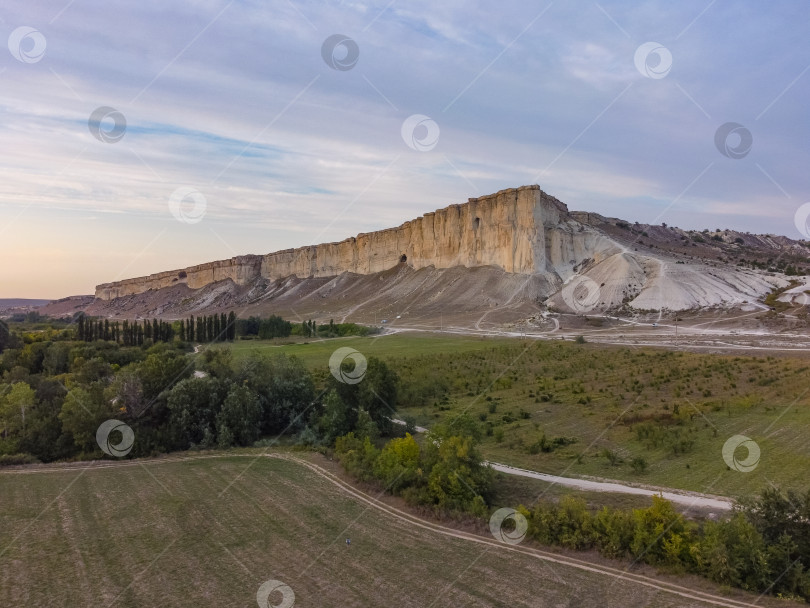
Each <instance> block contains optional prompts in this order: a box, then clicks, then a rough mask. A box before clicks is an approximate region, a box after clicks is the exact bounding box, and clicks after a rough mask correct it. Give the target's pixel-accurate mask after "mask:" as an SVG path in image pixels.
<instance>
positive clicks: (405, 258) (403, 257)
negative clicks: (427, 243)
mask: <svg viewBox="0 0 810 608" xmlns="http://www.w3.org/2000/svg"><path fill="white" fill-rule="evenodd" d="M407 261H408V256H407V255H405V254H404V253H403V254H402V255H401V256H399V263H400V264H404V263H405V262H407Z"/></svg>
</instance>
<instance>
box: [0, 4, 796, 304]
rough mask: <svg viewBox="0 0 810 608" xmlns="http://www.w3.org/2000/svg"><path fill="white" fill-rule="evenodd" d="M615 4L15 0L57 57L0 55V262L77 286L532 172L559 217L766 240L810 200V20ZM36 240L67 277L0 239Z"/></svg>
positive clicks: (10, 285)
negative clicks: (426, 136)
mask: <svg viewBox="0 0 810 608" xmlns="http://www.w3.org/2000/svg"><path fill="white" fill-rule="evenodd" d="M607 8H608V10H609V13H610V18H608V17H607V16H606V15H605V14H604V12H603V11H600V10H599V8H598V7H597V6H596V5H593V6H585V7H582V6H570V5H568V4H564V3H554V4H550V5H538V6H531V7H530V6H527V5H526V4H525V3H521V2H518V0H504V1H503V2H499V3H498V4H497V5H496V6H494V5H487V4H475V3H473V4H470V3H469V2H461V0H448V2H444V3H441V4H440V5H436V4H435V3H429V2H426V1H424V0H414V1H413V2H410V3H408V4H400V3H394V4H393V5H391V4H390V3H389V1H388V0H380V1H369V2H362V3H361V2H354V3H348V2H326V3H323V2H315V0H296V1H295V2H293V3H288V2H280V3H274V4H269V3H263V2H259V1H257V0H256V1H249V2H234V3H231V4H228V2H227V0H222V1H216V0H210V1H205V2H202V1H200V2H195V3H193V4H186V5H173V4H166V3H160V2H157V0H144V1H143V2H139V3H137V4H132V3H128V2H124V1H123V0H112V1H111V2H108V3H105V4H104V5H96V6H92V7H91V6H89V5H83V4H82V3H73V4H71V5H69V6H67V8H66V9H65V10H64V12H63V13H62V14H61V15H57V13H58V12H59V10H58V9H56V10H54V9H53V8H52V7H51V6H48V5H46V4H44V3H42V4H40V3H36V2H33V3H22V4H18V5H15V6H10V7H7V8H6V11H5V14H4V23H0V27H2V28H5V30H4V32H3V33H4V34H5V35H6V36H8V34H9V33H10V32H11V31H12V30H13V29H14V28H16V27H17V26H19V25H29V26H31V27H35V28H37V29H39V30H40V31H41V32H42V33H43V35H44V36H45V37H46V39H47V50H46V53H45V56H44V57H43V59H42V60H41V61H39V62H37V63H31V64H24V63H21V62H19V61H17V60H16V59H14V58H13V57H12V56H11V54H10V53H5V56H3V57H2V58H0V70H3V71H2V73H0V79H2V80H3V83H4V86H3V89H2V92H0V137H2V140H3V142H4V145H3V151H2V152H1V153H0V154H2V163H0V255H3V256H4V257H6V258H8V257H12V258H13V259H19V258H20V257H22V259H23V260H26V259H30V260H39V261H40V262H41V263H39V264H35V263H34V262H33V261H32V262H31V263H30V264H29V263H27V262H24V266H25V268H26V272H28V273H29V275H31V276H36V277H38V280H39V281H41V282H42V283H43V284H45V285H47V284H48V283H49V282H51V284H52V285H53V284H56V283H54V282H55V281H58V282H59V284H60V285H62V287H61V288H60V289H64V290H65V292H64V293H62V294H57V295H67V293H70V292H74V291H75V292H87V291H88V289H91V288H92V286H93V285H94V284H95V283H98V282H101V281H102V280H109V279H110V277H111V276H115V275H116V274H117V273H118V272H119V269H120V268H121V267H122V266H125V267H126V271H127V272H129V273H132V274H133V275H137V274H147V273H149V272H155V271H159V270H163V269H165V268H166V267H175V266H182V265H184V264H187V263H194V262H203V261H206V260H211V259H216V258H219V257H228V256H230V255H232V253H231V251H237V252H239V253H247V252H253V253H265V252H268V251H273V250H278V249H284V248H287V247H294V246H300V245H305V244H309V243H311V242H312V239H316V238H317V239H323V240H340V239H342V238H345V237H347V236H350V235H353V234H356V233H358V232H362V231H369V230H374V229H378V228H383V227H386V226H390V225H396V224H400V223H402V222H403V221H406V220H408V219H411V218H413V217H415V216H416V215H419V214H422V213H424V212H426V211H430V210H432V209H435V208H437V207H442V206H446V205H448V204H451V203H457V202H463V201H464V200H466V198H467V197H469V196H480V195H483V194H487V193H489V192H494V191H497V190H499V189H502V188H506V187H513V186H517V185H521V184H525V183H531V182H533V181H539V182H540V184H541V186H542V187H543V188H544V189H546V190H547V191H549V192H550V193H551V194H553V195H555V196H558V197H559V198H561V199H562V200H563V201H564V202H567V203H569V206H570V207H571V208H577V209H582V210H588V209H589V208H590V207H591V206H593V207H594V208H598V209H596V210H598V211H600V212H602V213H605V214H606V215H613V216H618V217H625V218H627V219H630V220H635V219H639V220H640V221H642V220H643V219H645V218H643V217H642V218H637V217H635V215H636V214H638V215H644V214H645V213H647V214H650V218H652V217H654V213H656V212H657V210H660V209H663V208H665V207H666V206H667V205H669V204H670V203H671V202H672V201H673V200H676V199H677V200H678V202H677V204H676V205H675V206H674V207H672V209H671V210H670V211H669V212H668V218H669V217H670V216H671V219H667V220H666V221H668V222H669V223H673V224H674V223H677V222H676V221H675V220H678V221H681V220H682V221H689V222H692V223H693V225H700V223H701V221H702V219H701V218H705V221H706V223H712V222H714V221H715V217H716V216H717V215H718V214H723V215H732V216H735V215H736V221H737V224H736V225H735V226H734V227H736V228H739V229H744V230H751V231H756V230H758V229H759V228H760V226H762V225H763V223H762V221H761V218H762V216H763V214H767V215H768V217H770V218H773V219H772V222H771V224H769V226H771V225H773V226H775V227H776V226H779V225H782V224H784V225H785V226H786V228H785V230H784V231H785V232H789V226H790V225H791V224H790V222H791V221H792V220H791V218H792V214H793V211H794V208H795V206H796V204H798V201H802V202H803V201H804V199H808V198H810V195H807V194H806V193H807V192H808V190H810V177H808V174H807V172H806V170H805V167H806V166H807V165H808V161H809V160H810V158H808V156H810V151H808V148H807V146H806V141H807V140H808V137H809V136H810V126H808V123H807V121H804V120H803V119H802V117H803V115H804V107H803V104H804V100H805V99H806V98H807V97H808V93H810V75H809V74H804V75H803V76H802V75H801V72H802V69H803V68H804V67H805V64H804V63H803V60H801V58H800V57H797V55H796V52H795V48H796V47H795V45H796V43H797V41H800V40H802V39H803V37H804V36H805V34H806V31H804V26H803V25H802V24H803V23H805V22H806V17H807V16H808V15H807V13H808V12H810V8H807V7H805V8H794V9H791V12H790V13H789V14H785V15H780V14H776V13H775V12H773V11H768V10H767V7H746V8H745V10H744V11H743V12H742V13H740V12H739V11H738V10H737V9H732V8H727V7H724V6H721V5H720V4H719V3H718V4H717V5H713V6H712V7H710V8H709V9H708V10H706V11H705V13H703V14H702V15H701V12H702V11H703V9H704V8H705V3H703V2H686V3H680V4H678V5H677V6H673V5H670V4H665V3H663V2H653V3H648V4H647V5H644V6H643V7H640V6H638V5H637V4H636V3H631V2H629V1H627V2H617V3H612V4H611V5H610V6H609V7H607ZM541 11H544V12H543V13H542V15H541V16H539V15H540V13H541ZM538 16H539V17H538ZM802 17H804V19H802ZM696 18H697V19H696ZM611 19H612V20H613V21H611ZM614 22H615V23H614ZM690 24H692V25H690ZM617 26H618V27H617ZM687 26H689V27H687ZM334 33H342V34H345V35H347V36H350V37H352V38H353V39H355V40H356V42H357V44H358V47H359V49H360V56H359V60H358V63H357V65H356V66H355V67H354V68H353V69H351V70H348V71H338V70H333V69H331V68H330V67H329V66H327V65H326V63H325V62H324V61H323V59H322V58H321V44H322V43H323V41H324V40H325V39H326V38H327V37H328V36H330V35H332V34H334ZM650 40H654V41H657V42H659V43H660V44H663V45H665V46H666V47H667V48H669V49H670V50H671V52H672V55H673V67H672V70H671V72H670V73H669V74H668V75H667V77H666V78H663V79H660V80H652V79H645V78H643V77H642V76H641V75H640V74H638V73H637V71H636V70H635V67H634V65H633V53H634V51H635V49H636V48H637V47H638V46H639V45H640V44H642V43H644V42H647V41H650ZM741 40H743V41H745V43H744V44H741V43H740V41H741ZM797 77H798V79H797ZM791 83H792V84H791ZM628 85H630V87H629V88H627V87H628ZM454 100H455V101H454ZM451 102H452V103H451ZM99 106H110V107H113V108H115V109H116V110H118V111H119V112H121V113H122V114H123V115H124V116H125V117H126V120H127V131H126V133H125V135H124V137H123V138H122V139H121V141H119V142H118V143H115V144H105V143H102V142H100V141H98V140H97V139H95V138H94V137H93V136H92V135H91V133H90V131H89V129H88V125H87V121H88V118H89V116H90V114H91V113H92V112H93V110H95V109H96V108H97V107H99ZM765 108H770V109H768V110H767V111H765V112H764V113H763V110H764V109H765ZM416 113H419V114H425V115H428V116H430V117H431V118H432V119H433V120H435V121H436V123H437V124H438V125H439V127H440V130H441V134H440V137H439V141H438V144H437V146H436V147H435V149H433V150H432V151H430V152H425V153H423V152H417V151H414V150H411V149H410V148H408V147H407V146H406V145H405V143H404V142H403V140H402V137H401V135H400V128H401V125H402V123H403V121H404V120H405V119H406V118H407V117H408V116H410V115H411V114H416ZM730 120H734V121H736V122H740V123H741V124H744V125H746V127H748V128H749V129H751V132H752V134H753V137H754V145H753V148H752V152H751V154H750V155H749V156H747V157H746V158H744V159H741V160H739V161H733V160H730V159H727V158H725V157H723V156H721V155H720V154H719V153H718V152H717V150H716V149H715V148H714V141H713V138H714V132H715V130H716V129H717V127H718V126H719V125H720V124H722V123H724V122H727V121H730ZM708 166H711V168H710V169H708V170H706V171H705V173H703V174H702V176H701V177H700V179H699V180H697V181H696V182H695V183H694V184H692V181H693V180H695V178H696V176H698V175H701V171H704V169H705V168H706V167H708ZM766 173H767V175H766ZM774 182H775V183H774ZM690 184H691V185H690ZM776 184H778V185H776ZM180 186H190V187H193V188H196V189H198V190H200V191H201V192H203V193H204V195H205V197H206V200H207V203H208V206H207V212H206V216H205V218H204V220H203V221H202V222H200V223H199V224H196V225H195V226H193V227H189V226H184V225H179V224H178V222H176V221H174V220H173V218H172V216H171V213H170V211H169V209H168V197H169V196H170V195H171V193H172V192H173V191H174V190H175V189H176V188H178V187H180ZM781 190H783V191H784V192H785V193H787V195H788V196H785V194H783V192H781ZM684 191H685V194H681V193H683V192H684ZM679 196H680V198H679ZM642 201H643V202H642ZM734 209H737V210H738V213H736V214H735V213H734ZM756 210H759V211H758V212H755V211H756ZM679 214H680V215H679ZM54 217H59V218H60V221H58V222H57V221H54ZM89 217H93V218H96V219H93V220H89V219H88V218H89ZM89 224H92V226H93V229H92V230H89V229H88V228H87V225H89ZM162 230H165V231H166V232H165V234H164V236H162V237H161V238H159V239H157V240H155V241H154V242H153V239H154V237H155V235H157V234H161V231H162ZM133 231H135V233H133ZM212 231H213V232H212ZM38 232H44V233H45V234H47V238H48V239H49V242H50V244H52V245H53V246H54V247H55V248H57V249H59V251H61V252H63V253H64V255H65V256H66V257H67V258H68V259H70V258H75V260H76V262H77V263H76V264H75V268H76V269H77V270H76V271H75V272H73V273H72V274H71V273H68V275H67V276H62V275H60V276H58V277H57V276H56V274H57V273H63V269H58V270H57V269H52V268H53V266H52V264H51V263H50V262H49V263H45V260H44V258H42V257H41V256H40V254H38V253H37V252H36V251H35V249H36V244H35V243H36V239H33V238H28V239H23V240H19V239H16V240H14V241H12V240H10V239H9V238H8V235H10V234H15V235H20V234H25V235H29V236H31V235H36V234H37V233H38ZM214 232H216V234H218V235H219V237H217V236H215V235H214ZM76 234H81V235H82V238H84V239H86V243H85V244H86V246H87V247H88V248H89V250H90V251H97V252H105V251H107V248H108V247H109V246H110V244H111V243H113V244H115V247H116V248H117V249H116V251H117V254H116V256H108V255H105V254H103V253H102V254H99V256H100V258H101V259H100V260H99V261H98V262H97V263H93V264H88V262H87V259H88V258H87V257H86V256H84V254H82V255H79V254H78V253H72V252H73V244H74V241H75V235H76ZM220 237H221V238H220ZM223 241H224V242H225V243H223ZM147 246H148V248H149V250H148V251H147V252H143V249H144V247H147ZM21 247H22V251H24V252H26V253H24V254H23V255H21V254H20V251H21V249H20V248H21ZM122 248H126V250H123V249H122ZM83 256H84V257H83ZM119 257H120V258H121V259H125V260H127V261H126V263H124V264H122V263H120V260H119ZM4 272H5V273H6V274H3V273H4ZM63 274H64V273H63ZM19 277H20V273H16V272H15V273H14V275H13V276H12V275H11V273H10V271H9V270H6V271H0V285H3V289H4V290H10V291H8V292H7V293H4V294H0V295H2V296H9V297H11V296H25V295H37V294H38V293H39V294H41V293H45V292H47V295H53V292H52V291H51V290H50V289H48V288H47V287H43V288H42V290H43V291H36V290H35V289H34V288H33V287H32V286H33V285H34V282H32V281H28V280H27V281H26V282H25V283H23V282H21V280H20V278H19ZM71 281H72V282H71ZM70 285H73V287H70ZM32 289H34V290H33V291H32ZM20 290H22V291H20Z"/></svg>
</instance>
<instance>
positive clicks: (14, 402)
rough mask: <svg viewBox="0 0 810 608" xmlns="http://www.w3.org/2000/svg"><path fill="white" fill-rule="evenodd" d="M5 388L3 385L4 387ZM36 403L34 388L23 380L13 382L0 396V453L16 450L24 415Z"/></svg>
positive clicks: (11, 452) (27, 413)
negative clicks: (0, 440) (0, 437)
mask: <svg viewBox="0 0 810 608" xmlns="http://www.w3.org/2000/svg"><path fill="white" fill-rule="evenodd" d="M4 388H5V387H4ZM35 403H36V395H35V393H34V390H33V389H32V388H31V387H30V386H29V385H28V384H27V383H25V382H15V383H14V384H12V385H11V387H10V388H9V389H8V391H7V392H6V394H5V395H2V396H0V436H2V439H3V440H2V442H0V453H5V454H13V453H16V452H17V451H18V446H19V440H20V437H21V436H22V435H23V434H24V432H25V418H26V415H28V416H29V418H30V412H31V410H32V409H33V408H34V404H35Z"/></svg>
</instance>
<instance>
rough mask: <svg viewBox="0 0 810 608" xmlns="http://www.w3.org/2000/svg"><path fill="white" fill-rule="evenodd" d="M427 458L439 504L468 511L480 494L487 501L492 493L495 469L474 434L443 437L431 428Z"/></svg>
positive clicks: (431, 482) (432, 491)
mask: <svg viewBox="0 0 810 608" xmlns="http://www.w3.org/2000/svg"><path fill="white" fill-rule="evenodd" d="M425 460H426V469H429V470H430V474H429V477H428V488H429V491H430V494H431V496H432V498H433V501H434V502H435V504H437V505H438V506H440V507H443V508H450V509H457V510H461V511H464V510H467V509H469V508H470V507H471V506H472V505H473V502H474V500H475V497H476V496H481V497H482V498H483V499H484V500H485V501H486V499H487V498H488V497H489V496H490V494H491V492H492V483H493V479H494V477H493V471H492V469H491V468H489V467H488V466H486V465H485V464H484V460H483V458H482V456H481V454H480V452H479V451H478V448H477V447H476V444H475V440H474V439H473V438H472V437H461V436H458V435H451V436H442V435H441V434H438V433H435V432H432V431H431V432H430V433H428V441H427V444H426V459H425Z"/></svg>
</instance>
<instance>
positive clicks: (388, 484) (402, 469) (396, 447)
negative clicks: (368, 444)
mask: <svg viewBox="0 0 810 608" xmlns="http://www.w3.org/2000/svg"><path fill="white" fill-rule="evenodd" d="M420 457H421V450H420V449H419V444H418V443H416V440H415V439H414V438H413V437H412V436H411V434H410V433H406V434H405V437H403V438H397V439H392V440H391V441H389V442H388V443H387V444H386V445H385V447H384V448H383V450H382V452H380V456H379V458H377V461H376V463H375V465H374V475H375V476H376V477H377V478H378V479H380V480H381V481H382V482H383V484H385V488H386V490H388V491H389V492H394V493H396V492H398V491H400V490H401V489H403V488H407V487H409V486H412V485H414V484H416V483H418V482H420V481H421V482H424V479H423V477H422V470H421V468H420V466H419V464H420Z"/></svg>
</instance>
